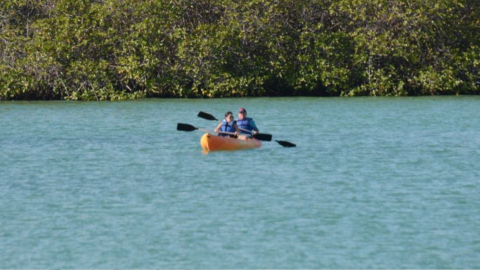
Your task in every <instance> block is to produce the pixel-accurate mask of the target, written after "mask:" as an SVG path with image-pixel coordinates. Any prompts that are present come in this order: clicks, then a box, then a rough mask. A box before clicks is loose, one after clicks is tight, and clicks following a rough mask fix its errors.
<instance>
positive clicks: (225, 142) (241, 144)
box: [200, 133, 262, 151]
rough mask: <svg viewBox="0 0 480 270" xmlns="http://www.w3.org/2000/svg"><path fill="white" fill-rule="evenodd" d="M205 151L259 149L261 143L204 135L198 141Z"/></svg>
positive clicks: (253, 140)
mask: <svg viewBox="0 0 480 270" xmlns="http://www.w3.org/2000/svg"><path fill="white" fill-rule="evenodd" d="M200 144H201V145H202V148H203V150H205V151H235V150H242V149H250V148H259V147H261V146H262V142H261V141H259V140H256V139H234V138H230V137H220V136H216V135H212V134H209V133H205V134H204V135H203V136H202V138H201V139H200Z"/></svg>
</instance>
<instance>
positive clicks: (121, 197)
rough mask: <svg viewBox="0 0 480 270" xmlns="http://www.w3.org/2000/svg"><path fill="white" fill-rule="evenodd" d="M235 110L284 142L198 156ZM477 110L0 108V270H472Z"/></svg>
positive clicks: (383, 101) (479, 253) (428, 103)
mask: <svg viewBox="0 0 480 270" xmlns="http://www.w3.org/2000/svg"><path fill="white" fill-rule="evenodd" d="M239 107H245V108H246V109H247V110H248V112H249V116H251V117H253V118H254V119H255V120H256V123H257V126H258V127H259V128H260V129H261V131H262V132H266V133H271V134H273V135H274V139H277V140H288V141H291V142H294V143H296V144H297V148H290V149H289V148H283V147H281V146H280V145H278V144H277V143H275V142H271V143H265V144H264V147H263V148H261V149H256V150H247V151H238V152H217V153H210V154H202V152H201V148H200V144H199V139H200V136H201V135H202V133H201V132H191V133H186V132H178V131H176V130H175V129H176V124H177V123H178V122H182V123H190V124H192V125H195V126H197V127H205V128H210V129H213V127H214V126H215V123H214V122H209V121H206V120H203V119H200V118H198V117H196V114H197V113H198V112H199V111H201V110H202V111H206V112H209V113H212V114H214V115H215V116H217V118H221V117H222V116H223V114H224V113H225V112H226V111H227V110H233V111H234V110H237V109H238V108H239ZM479 112H480V98H478V97H420V98H258V99H216V100H200V99H198V100H140V101H129V102H89V103H83V102H2V103H0V268H353V267H355V268H480V117H479V115H480V114H479Z"/></svg>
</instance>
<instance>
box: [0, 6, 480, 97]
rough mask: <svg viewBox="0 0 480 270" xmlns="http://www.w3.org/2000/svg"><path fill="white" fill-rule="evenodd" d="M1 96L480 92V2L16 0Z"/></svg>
mask: <svg viewBox="0 0 480 270" xmlns="http://www.w3.org/2000/svg"><path fill="white" fill-rule="evenodd" d="M0 59H1V61H0V100H37V99H41V100H52V99H63V100H122V99H134V98H144V97H175V98H179V97H192V98H196V97H210V98H214V97H245V96H248V97H253V96H419V95H463V94H465V95H472V94H480V1H471V0H436V1H430V0H370V1H363V0H276V1H271V0H79V1H71V0H9V1H2V3H0Z"/></svg>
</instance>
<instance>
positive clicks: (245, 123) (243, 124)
mask: <svg viewBox="0 0 480 270" xmlns="http://www.w3.org/2000/svg"><path fill="white" fill-rule="evenodd" d="M250 121H252V118H249V117H246V118H243V119H242V120H240V119H237V126H238V128H239V129H240V133H241V134H251V132H250V133H249V132H246V131H243V130H242V129H246V130H250V131H252V130H253V127H252V126H251V125H250Z"/></svg>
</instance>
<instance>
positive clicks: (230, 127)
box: [218, 119, 236, 137]
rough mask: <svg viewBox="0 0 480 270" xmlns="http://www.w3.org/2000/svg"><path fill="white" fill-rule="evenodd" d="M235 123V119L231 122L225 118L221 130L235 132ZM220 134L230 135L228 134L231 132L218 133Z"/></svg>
mask: <svg viewBox="0 0 480 270" xmlns="http://www.w3.org/2000/svg"><path fill="white" fill-rule="evenodd" d="M234 124H235V121H233V122H232V123H231V124H229V123H228V122H227V121H226V120H225V119H223V122H222V127H221V128H220V131H223V132H231V133H235V131H236V130H235V128H234V127H233V125H234ZM218 136H222V137H228V136H230V134H223V133H220V134H218Z"/></svg>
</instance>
